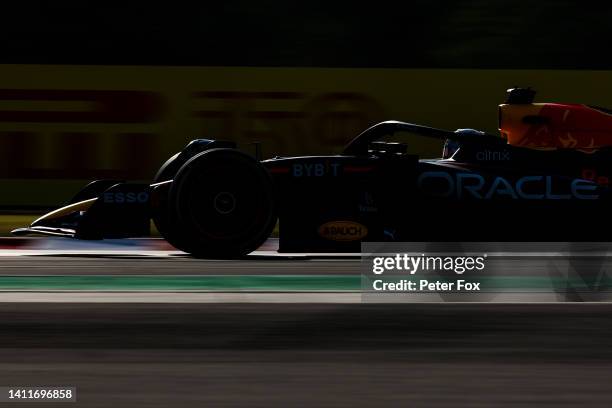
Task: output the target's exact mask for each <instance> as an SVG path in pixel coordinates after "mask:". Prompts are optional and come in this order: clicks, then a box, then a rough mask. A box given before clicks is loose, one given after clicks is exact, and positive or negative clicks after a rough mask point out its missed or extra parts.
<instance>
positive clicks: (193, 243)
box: [165, 149, 277, 258]
mask: <svg viewBox="0 0 612 408" xmlns="http://www.w3.org/2000/svg"><path fill="white" fill-rule="evenodd" d="M168 210H169V213H168V220H169V222H170V225H172V228H170V230H169V231H166V234H167V236H165V238H166V239H167V240H168V241H169V242H170V244H172V245H173V246H175V247H176V248H178V249H180V250H182V251H185V252H188V253H190V254H192V255H194V256H196V257H203V258H239V257H242V256H244V255H246V254H248V253H250V252H252V251H254V250H255V249H257V248H258V247H259V246H261V244H263V242H264V241H265V240H266V239H267V238H268V237H269V236H270V233H271V232H272V229H273V228H274V225H275V224H276V218H277V215H276V202H275V194H274V185H273V182H272V179H271V177H270V175H269V174H268V172H267V170H266V169H265V168H264V167H263V166H262V165H261V164H260V163H259V162H258V161H257V160H256V159H254V158H253V157H251V156H249V155H247V154H245V153H242V152H240V151H238V150H235V149H212V150H207V151H204V152H202V153H199V154H197V155H196V156H194V157H193V158H191V159H190V160H188V161H187V162H186V163H185V164H184V165H183V166H181V168H180V169H179V170H178V172H177V173H176V175H175V176H174V181H173V182H172V186H171V187H170V193H169V197H168Z"/></svg>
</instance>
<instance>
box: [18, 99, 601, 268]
mask: <svg viewBox="0 0 612 408" xmlns="http://www.w3.org/2000/svg"><path fill="white" fill-rule="evenodd" d="M534 94H535V92H534V91H532V90H531V89H522V88H516V89H511V90H509V91H508V98H507V101H506V103H505V104H503V105H500V107H499V128H500V131H501V137H499V136H494V135H489V134H485V133H484V132H480V131H476V130H471V129H460V130H457V131H454V132H451V131H446V130H440V129H434V128H430V127H425V126H420V125H415V124H410V123H405V122H397V121H388V122H382V123H379V124H376V125H374V126H372V127H371V128H369V129H367V130H366V131H364V132H363V133H361V134H360V135H359V136H357V137H356V138H354V139H353V140H352V141H351V142H350V143H349V144H348V145H347V146H346V147H345V148H344V151H343V153H342V154H340V155H330V156H304V157H275V158H273V159H270V160H264V161H260V160H258V159H256V158H254V157H252V156H250V155H248V154H246V153H243V152H241V151H239V150H237V149H236V148H235V145H234V144H233V143H231V142H223V141H217V140H204V139H199V140H194V141H192V142H191V143H189V144H188V145H187V146H186V147H185V149H184V150H183V151H181V152H180V153H177V154H175V155H174V156H172V157H171V158H170V159H169V160H168V161H167V162H166V163H164V164H163V165H162V167H161V168H160V170H159V172H158V173H157V175H156V177H155V179H154V180H153V183H152V184H133V183H118V182H116V181H108V180H99V181H95V182H93V183H91V184H89V185H88V186H86V187H85V188H84V189H83V190H82V191H80V192H79V193H78V194H77V195H76V196H75V197H74V198H73V199H72V200H71V201H70V202H69V203H68V205H66V206H65V207H62V208H60V209H58V210H55V211H53V212H50V213H48V214H46V215H44V216H42V217H41V218H39V219H38V220H36V221H34V222H33V223H32V225H31V226H30V227H28V228H22V229H18V230H15V231H13V232H14V233H15V234H29V233H42V234H48V235H60V236H67V237H74V238H79V239H103V238H124V237H137V236H144V235H147V234H148V233H149V225H150V219H153V221H154V222H155V225H156V226H157V228H158V230H159V231H160V233H161V234H162V235H163V237H164V238H166V239H167V240H168V242H169V243H171V244H172V245H173V246H175V247H176V248H178V249H181V250H183V251H185V252H188V253H191V254H193V255H194V256H198V257H214V258H235V257H241V256H244V255H246V254H248V253H249V252H251V251H253V250H255V249H256V248H258V247H259V246H260V245H261V244H262V243H263V242H264V241H265V240H266V239H267V238H268V237H269V236H270V234H271V232H272V231H273V229H274V227H275V225H276V223H277V220H278V222H279V234H280V236H279V238H280V239H279V251H280V252H359V250H360V242H361V241H524V240H528V241H538V240H545V241H563V240H573V241H576V240H585V241H597V240H609V239H610V237H611V236H612V228H610V227H611V225H610V224H611V221H610V220H612V216H610V214H609V213H610V211H611V207H610V203H609V197H610V188H609V187H610V186H609V178H610V177H611V176H612V149H611V147H612V113H611V112H610V111H607V110H605V109H602V108H597V107H590V106H586V105H570V104H557V103H544V104H536V103H533V98H534ZM406 132H407V133H412V134H418V135H421V136H425V137H428V138H433V139H437V140H439V141H440V143H441V144H444V148H443V152H442V158H439V159H434V160H425V159H419V157H418V156H417V155H414V154H408V152H407V151H408V150H407V149H408V146H407V144H406V143H399V142H397V140H395V141H394V139H393V137H394V135H396V134H399V133H406ZM389 138H391V139H390V140H389Z"/></svg>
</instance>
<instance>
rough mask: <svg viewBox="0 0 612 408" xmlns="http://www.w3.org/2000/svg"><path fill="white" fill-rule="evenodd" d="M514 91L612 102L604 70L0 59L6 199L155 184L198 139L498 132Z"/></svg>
mask: <svg viewBox="0 0 612 408" xmlns="http://www.w3.org/2000/svg"><path fill="white" fill-rule="evenodd" d="M512 86H532V87H534V88H536V89H537V90H539V91H540V92H539V95H538V100H542V101H545V100H549V101H563V102H584V103H588V104H592V105H600V106H612V72H608V71H542V70H532V71H526V70H525V71H522V70H519V71H510V70H508V71H506V70H401V69H338V68H333V69H326V68H237V67H144V66H62V65H2V66H0V183H2V185H3V190H4V192H5V194H3V196H2V199H0V206H14V205H17V206H18V205H23V204H27V205H41V206H45V205H54V204H57V203H58V202H57V201H58V200H60V197H62V198H67V197H65V194H67V193H68V191H67V190H70V189H74V188H77V186H78V185H80V184H82V183H83V182H84V181H86V180H89V179H95V178H118V179H126V178H127V179H149V178H150V177H152V175H153V174H154V173H155V170H156V169H157V167H158V166H159V165H160V164H161V163H162V162H163V161H164V160H165V158H166V157H168V156H169V155H171V154H173V153H174V152H176V151H178V150H180V149H181V147H182V146H184V145H185V144H186V143H187V142H188V141H189V140H191V139H195V138H217V139H224V140H234V141H236V142H238V144H239V146H240V147H241V148H243V149H245V150H247V151H248V150H249V149H252V146H250V144H252V143H253V142H261V143H262V146H263V152H264V156H268V157H269V156H271V155H277V154H278V155H284V154H312V153H334V152H339V151H340V150H341V148H342V146H343V145H344V144H345V143H346V142H348V141H349V140H350V139H351V138H352V137H353V136H355V135H356V134H357V133H358V132H360V131H361V130H363V129H364V128H366V127H368V126H369V125H371V124H373V123H375V122H377V121H380V120H387V119H397V120H404V121H408V122H415V123H419V124H424V125H429V126H435V127H440V128H445V129H456V128H476V129H481V130H486V131H489V132H496V131H497V129H496V127H497V105H498V104H499V103H500V102H502V101H503V99H504V91H505V89H506V88H508V87H512Z"/></svg>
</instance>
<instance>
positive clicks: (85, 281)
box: [0, 275, 612, 292]
mask: <svg viewBox="0 0 612 408" xmlns="http://www.w3.org/2000/svg"><path fill="white" fill-rule="evenodd" d="M381 279H383V281H385V282H394V281H398V280H399V279H406V277H398V276H387V277H383V278H381ZM408 279H410V280H414V281H417V282H418V281H419V280H420V279H427V280H429V281H435V280H440V281H449V282H450V281H454V280H455V279H448V278H441V277H435V276H420V277H418V278H417V277H410V278H408ZM458 279H465V280H466V281H474V282H481V290H483V291H496V290H505V291H508V290H519V291H529V290H549V289H559V288H566V287H568V286H569V287H572V288H575V289H588V288H590V287H591V288H592V286H593V284H594V283H595V282H584V281H582V280H580V279H570V280H568V279H565V278H552V277H538V276H534V277H526V276H519V277H509V276H499V277H480V278H477V279H476V278H472V279H470V278H469V277H466V278H463V277H461V278H458ZM368 281H370V282H368ZM372 281H373V279H370V278H368V279H364V280H363V281H362V277H361V276H360V275H206V276H188V275H187V276H186V275H179V276H167V275H166V276H157V275H127V276H126V275H120V276H117V275H63V276H57V275H56V276H0V290H11V291H46V290H72V291H271V292H275V291H276V292H291V291H307V292H308V291H311V292H316V291H360V290H361V289H362V288H363V289H371V288H372V285H371V282H372ZM596 286H600V287H612V280H611V279H606V278H604V279H603V281H600V282H597V285H596Z"/></svg>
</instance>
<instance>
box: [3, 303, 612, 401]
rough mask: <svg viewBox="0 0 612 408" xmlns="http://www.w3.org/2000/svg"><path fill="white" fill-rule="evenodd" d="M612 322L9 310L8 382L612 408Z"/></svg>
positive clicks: (95, 394) (240, 311)
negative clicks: (610, 407) (611, 373)
mask: <svg viewBox="0 0 612 408" xmlns="http://www.w3.org/2000/svg"><path fill="white" fill-rule="evenodd" d="M611 316H612V306H611V305H608V304H585V303H582V304H556V305H482V304H477V305H457V304H436V305H364V304H353V305H337V304H335V305H329V304H300V305H278V304H242V305H237V304H215V305H210V304H207V305H202V304H190V305H178V304H174V305H172V304H164V305H161V304H136V305H135V304H121V303H116V304H88V303H84V304H78V305H74V304H70V305H66V304H45V303H36V304H10V303H4V304H0V319H1V320H2V322H3V326H2V335H1V336H0V384H2V385H27V384H29V385H33V384H36V385H72V386H76V387H77V400H78V401H77V403H76V404H75V405H74V406H87V407H109V406H115V407H123V406H125V407H173V406H176V407H207V406H212V407H236V406H261V407H276V406H278V407H291V406H300V407H304V406H306V407H309V406H325V407H384V406H409V407H492V406H504V407H508V406H528V407H576V406H580V407H596V406H600V407H609V406H610V400H611V398H612V388H611V382H610V371H611V370H612V348H610V339H611V338H612V319H611ZM31 405H32V406H40V405H38V404H31ZM46 406H72V405H70V404H64V405H61V404H50V403H49V404H46Z"/></svg>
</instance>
